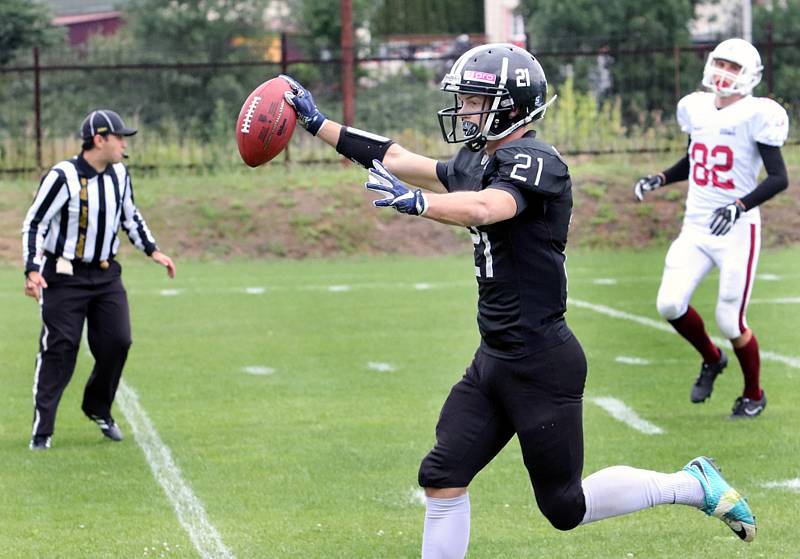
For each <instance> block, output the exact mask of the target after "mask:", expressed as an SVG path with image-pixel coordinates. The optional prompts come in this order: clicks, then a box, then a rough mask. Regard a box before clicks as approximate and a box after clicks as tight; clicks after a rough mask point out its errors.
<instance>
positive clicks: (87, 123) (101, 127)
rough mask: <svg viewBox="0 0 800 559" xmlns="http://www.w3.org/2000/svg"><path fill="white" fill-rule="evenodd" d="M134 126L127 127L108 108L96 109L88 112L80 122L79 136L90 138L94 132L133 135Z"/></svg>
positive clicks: (120, 118) (134, 131) (134, 132)
mask: <svg viewBox="0 0 800 559" xmlns="http://www.w3.org/2000/svg"><path fill="white" fill-rule="evenodd" d="M136 132H137V130H136V128H128V127H127V126H125V123H124V122H123V121H122V117H120V116H119V115H118V114H117V113H115V112H114V111H112V110H109V109H97V110H96V111H92V112H90V113H89V114H88V115H86V118H84V119H83V124H81V133H80V137H81V138H83V139H84V140H91V139H92V138H94V135H95V134H102V135H104V136H105V135H106V134H116V135H117V136H133V135H134V134H136Z"/></svg>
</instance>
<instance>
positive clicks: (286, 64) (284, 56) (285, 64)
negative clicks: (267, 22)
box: [281, 31, 291, 165]
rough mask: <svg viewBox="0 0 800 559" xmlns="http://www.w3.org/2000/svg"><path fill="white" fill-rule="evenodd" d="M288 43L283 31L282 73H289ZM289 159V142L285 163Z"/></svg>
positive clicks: (284, 155)
mask: <svg viewBox="0 0 800 559" xmlns="http://www.w3.org/2000/svg"><path fill="white" fill-rule="evenodd" d="M287 44H288V41H287V39H286V32H285V31H281V74H288V73H289V56H288V54H287V50H288V49H287V48H286V47H287ZM289 161H291V157H290V155H289V144H286V149H284V150H283V164H284V165H288V164H289Z"/></svg>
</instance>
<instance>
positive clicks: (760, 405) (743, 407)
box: [731, 390, 767, 419]
mask: <svg viewBox="0 0 800 559" xmlns="http://www.w3.org/2000/svg"><path fill="white" fill-rule="evenodd" d="M766 407H767V393H766V392H764V391H763V390H762V391H761V399H760V400H751V399H750V398H745V397H744V396H739V397H738V398H736V401H735V402H734V403H733V412H732V413H731V419H752V418H754V417H757V416H759V415H761V412H762V411H764V408H766Z"/></svg>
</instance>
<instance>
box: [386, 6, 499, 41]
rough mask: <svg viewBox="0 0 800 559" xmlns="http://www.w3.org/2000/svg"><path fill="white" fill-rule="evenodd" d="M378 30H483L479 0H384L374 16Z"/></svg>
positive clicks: (388, 32)
mask: <svg viewBox="0 0 800 559" xmlns="http://www.w3.org/2000/svg"><path fill="white" fill-rule="evenodd" d="M375 31H376V32H377V33H379V34H405V33H430V34H452V35H458V34H461V33H483V31H484V17H483V0H438V1H437V2H430V1H429V0H384V1H383V2H382V5H381V6H380V9H379V10H378V12H377V14H376V18H375Z"/></svg>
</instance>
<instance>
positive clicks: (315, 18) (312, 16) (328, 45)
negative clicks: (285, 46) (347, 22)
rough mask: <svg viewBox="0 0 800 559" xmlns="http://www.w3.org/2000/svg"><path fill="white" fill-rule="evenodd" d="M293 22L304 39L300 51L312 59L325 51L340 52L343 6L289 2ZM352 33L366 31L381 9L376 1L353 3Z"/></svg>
mask: <svg viewBox="0 0 800 559" xmlns="http://www.w3.org/2000/svg"><path fill="white" fill-rule="evenodd" d="M288 3H289V8H290V11H291V13H292V17H291V20H292V21H293V22H294V23H295V25H296V27H297V30H296V32H297V34H301V35H302V38H301V39H299V40H298V41H296V42H297V43H298V44H297V45H296V46H297V48H298V49H300V50H304V51H305V52H306V54H307V55H309V56H318V55H319V54H320V52H322V51H328V52H330V51H332V50H333V51H338V50H339V45H340V44H341V36H342V17H341V3H340V2H339V0H288ZM352 4H353V29H356V28H358V27H364V26H366V25H368V23H367V22H369V21H370V20H371V19H372V18H373V16H374V13H375V11H376V9H377V8H378V6H379V5H380V2H377V3H376V2H374V1H373V0H353V2H352Z"/></svg>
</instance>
